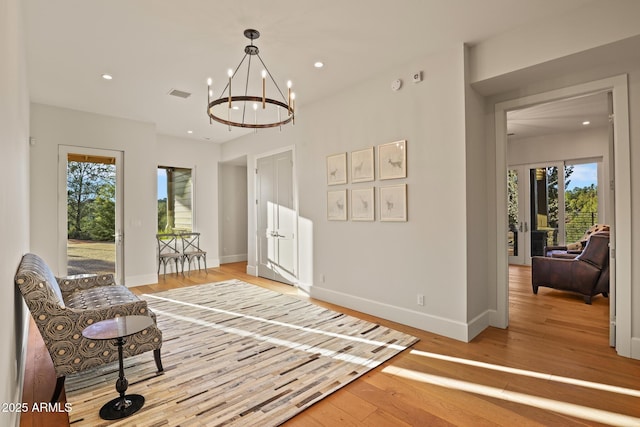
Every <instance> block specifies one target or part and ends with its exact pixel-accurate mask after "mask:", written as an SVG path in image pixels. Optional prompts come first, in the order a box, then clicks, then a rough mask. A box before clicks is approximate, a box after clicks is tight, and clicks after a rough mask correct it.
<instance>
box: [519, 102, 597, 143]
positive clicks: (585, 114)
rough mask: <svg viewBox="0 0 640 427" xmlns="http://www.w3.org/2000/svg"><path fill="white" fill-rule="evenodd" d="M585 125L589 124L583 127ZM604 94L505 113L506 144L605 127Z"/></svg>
mask: <svg viewBox="0 0 640 427" xmlns="http://www.w3.org/2000/svg"><path fill="white" fill-rule="evenodd" d="M585 122H588V123H586V124H585ZM608 123H609V109H608V102H607V93H606V92H600V93H595V94H591V95H585V96H579V97H575V98H568V99H562V100H559V101H554V102H547V103H544V104H538V105H534V106H532V107H528V108H523V109H520V110H513V111H509V112H507V134H508V135H509V141H515V140H519V139H523V138H531V137H538V136H544V135H550V134H557V133H564V132H576V131H581V130H586V129H588V128H597V127H604V126H607V125H608Z"/></svg>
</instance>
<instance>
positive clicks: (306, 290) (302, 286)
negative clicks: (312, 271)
mask: <svg viewBox="0 0 640 427" xmlns="http://www.w3.org/2000/svg"><path fill="white" fill-rule="evenodd" d="M296 287H297V288H298V291H299V292H302V293H303V294H304V295H306V296H308V297H310V296H311V288H312V287H313V285H311V284H309V283H302V282H298V283H296Z"/></svg>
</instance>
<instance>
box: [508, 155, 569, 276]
mask: <svg viewBox="0 0 640 427" xmlns="http://www.w3.org/2000/svg"><path fill="white" fill-rule="evenodd" d="M563 170H564V165H562V164H547V165H540V166H538V165H523V166H517V167H511V168H510V169H509V170H508V176H507V180H508V181H507V182H508V197H509V200H508V204H507V206H508V210H509V211H508V216H509V230H508V231H507V239H508V245H507V247H508V250H509V254H508V256H509V263H511V264H521V265H529V264H531V257H532V256H543V255H544V252H545V248H546V246H549V245H556V244H558V235H559V232H560V233H563V232H564V227H563V226H564V209H560V208H559V207H560V206H564V180H559V179H558V171H563ZM560 235H561V236H562V235H563V234H560Z"/></svg>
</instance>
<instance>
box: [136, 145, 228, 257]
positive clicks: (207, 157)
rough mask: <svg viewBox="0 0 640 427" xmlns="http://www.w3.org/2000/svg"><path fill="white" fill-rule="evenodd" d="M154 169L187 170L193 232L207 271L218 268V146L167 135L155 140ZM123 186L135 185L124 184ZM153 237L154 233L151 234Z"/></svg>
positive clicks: (155, 215) (155, 196)
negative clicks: (191, 179)
mask: <svg viewBox="0 0 640 427" xmlns="http://www.w3.org/2000/svg"><path fill="white" fill-rule="evenodd" d="M156 155H157V158H156V162H157V163H156V164H155V165H154V167H155V168H157V167H158V165H162V166H175V167H181V168H188V169H191V174H192V177H193V185H194V193H193V194H194V200H193V203H194V212H193V220H194V222H193V225H194V231H197V232H199V233H200V245H201V247H202V249H203V250H205V251H207V267H209V268H212V267H218V266H219V265H220V256H219V252H218V241H219V234H218V161H219V159H220V145H218V144H213V143H210V142H206V141H203V142H200V141H194V140H192V139H186V138H177V137H173V136H167V135H158V136H157V153H156ZM125 185H126V186H132V185H135V183H131V182H128V181H127V183H126V184H125ZM154 185H155V187H154V191H153V194H154V200H155V202H154V203H155V205H154V206H155V208H154V209H155V210H154V218H157V206H158V205H157V185H156V184H154ZM154 233H155V232H154Z"/></svg>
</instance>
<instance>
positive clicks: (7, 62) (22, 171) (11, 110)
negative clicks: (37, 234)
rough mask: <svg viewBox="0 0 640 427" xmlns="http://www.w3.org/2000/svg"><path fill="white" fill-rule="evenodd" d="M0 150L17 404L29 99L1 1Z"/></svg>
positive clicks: (2, 260)
mask: <svg viewBox="0 0 640 427" xmlns="http://www.w3.org/2000/svg"><path fill="white" fill-rule="evenodd" d="M0 58H2V60H0V147H2V156H3V159H4V160H5V161H4V162H3V163H2V171H3V174H4V176H5V180H6V182H5V185H3V186H1V187H0V212H2V213H1V214H0V218H2V221H0V235H2V238H3V240H4V244H3V248H2V257H0V283H1V284H2V285H1V287H2V295H3V297H2V298H0V313H2V322H0V343H2V346H1V347H2V350H0V372H1V373H2V380H1V381H0V403H3V404H4V403H20V402H22V381H23V378H24V360H25V355H26V345H27V331H28V325H29V323H28V321H29V311H28V310H27V308H26V306H25V305H24V302H23V300H22V295H21V294H20V292H19V291H18V288H17V287H16V286H15V285H14V281H13V280H14V276H15V273H16V270H17V268H18V264H19V263H20V259H21V258H22V255H23V254H24V253H26V252H28V251H29V196H28V194H29V142H28V141H29V95H28V91H27V84H26V81H25V77H26V69H25V53H24V40H23V25H22V14H21V10H20V2H19V1H18V0H0ZM19 416H20V415H19V413H17V412H16V411H14V412H4V411H2V412H0V425H3V426H12V425H18V420H19Z"/></svg>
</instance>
